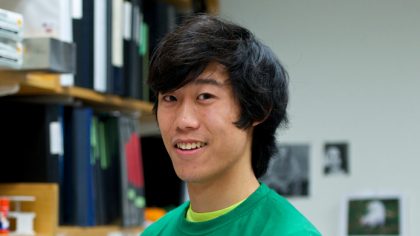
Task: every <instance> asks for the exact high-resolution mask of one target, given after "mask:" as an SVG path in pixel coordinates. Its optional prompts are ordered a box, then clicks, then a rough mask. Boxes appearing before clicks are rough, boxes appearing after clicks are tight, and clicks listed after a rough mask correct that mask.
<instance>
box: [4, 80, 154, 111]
mask: <svg viewBox="0 0 420 236" xmlns="http://www.w3.org/2000/svg"><path fill="white" fill-rule="evenodd" d="M0 88H3V89H2V91H5V90H6V89H8V88H10V90H11V91H10V93H7V91H6V92H4V94H7V95H9V94H13V95H16V96H29V95H32V96H46V97H49V98H51V99H52V100H54V98H58V99H60V98H70V99H76V100H80V101H82V102H84V103H87V104H93V105H94V106H97V107H101V108H110V109H118V110H122V111H128V112H130V111H131V112H141V113H144V114H151V113H152V109H153V104H151V103H149V102H144V101H140V100H136V99H131V98H122V97H119V96H116V95H109V94H103V93H100V92H96V91H93V90H90V89H86V88H81V87H62V86H61V85H60V77H59V74H46V73H35V72H34V73H22V72H0Z"/></svg>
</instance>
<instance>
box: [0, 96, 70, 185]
mask: <svg viewBox="0 0 420 236" xmlns="http://www.w3.org/2000/svg"><path fill="white" fill-rule="evenodd" d="M0 107H1V112H2V115H1V116H0V130H1V133H2V135H0V143H1V150H0V156H1V160H2V161H1V165H2V166H4V167H5V168H2V171H0V182H44V183H60V182H61V179H60V176H61V171H60V170H61V169H62V165H63V162H62V160H63V157H62V154H63V147H62V142H60V140H63V137H62V135H63V134H62V130H61V125H62V122H61V119H62V107H61V106H60V105H46V104H30V103H19V102H10V101H9V102H1V103H0ZM28 117H30V119H29V120H28ZM54 141H55V142H54Z"/></svg>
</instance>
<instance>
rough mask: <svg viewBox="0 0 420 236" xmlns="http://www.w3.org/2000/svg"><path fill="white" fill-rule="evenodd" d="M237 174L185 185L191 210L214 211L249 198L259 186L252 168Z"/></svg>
mask: <svg viewBox="0 0 420 236" xmlns="http://www.w3.org/2000/svg"><path fill="white" fill-rule="evenodd" d="M235 173H238V172H235ZM239 173H240V174H239V175H238V174H237V175H236V176H224V177H223V178H219V179H217V180H213V181H211V182H206V183H187V186H188V193H189V195H190V201H191V208H192V210H193V211H195V212H211V211H216V210H220V209H224V208H226V207H229V206H231V205H233V204H235V203H237V202H240V201H242V200H244V199H246V198H247V197H249V196H250V195H251V194H252V193H253V192H255V190H256V189H257V188H258V187H259V185H260V184H259V182H258V180H257V178H256V177H255V175H254V172H253V171H252V168H250V169H249V171H242V172H239Z"/></svg>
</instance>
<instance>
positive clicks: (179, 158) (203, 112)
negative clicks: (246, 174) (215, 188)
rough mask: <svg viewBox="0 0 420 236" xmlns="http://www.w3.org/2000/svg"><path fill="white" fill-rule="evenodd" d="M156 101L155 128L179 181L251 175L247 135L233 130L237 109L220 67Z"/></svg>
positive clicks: (215, 66) (249, 131)
mask: <svg viewBox="0 0 420 236" xmlns="http://www.w3.org/2000/svg"><path fill="white" fill-rule="evenodd" d="M158 99H159V100H158V109H157V119H158V124H159V128H160V131H161V134H162V138H163V142H164V144H165V147H166V149H167V150H168V153H169V156H170V157H171V160H172V164H173V166H174V168H175V171H176V173H177V175H178V177H179V178H181V179H182V180H184V181H187V182H190V183H191V182H195V183H205V182H207V181H212V180H216V179H219V180H220V179H223V178H229V177H233V176H234V175H235V173H240V172H241V171H249V170H250V165H251V164H250V158H251V154H250V152H251V139H252V137H251V135H252V133H251V129H248V130H243V129H239V128H237V127H236V126H235V125H234V124H233V122H235V121H237V120H238V118H239V116H240V109H239V106H238V103H237V102H236V100H235V99H234V97H233V92H232V87H231V85H230V83H229V78H228V74H227V72H226V71H225V70H224V67H223V66H222V65H220V64H217V63H211V64H209V66H208V67H207V68H206V69H205V71H204V72H203V73H202V74H201V75H200V76H199V77H198V78H196V79H195V80H194V81H192V82H191V83H189V84H187V85H185V86H184V87H181V88H180V89H178V90H175V91H171V92H168V93H164V94H159V97H158ZM244 166H246V168H248V170H244V168H245V167H244Z"/></svg>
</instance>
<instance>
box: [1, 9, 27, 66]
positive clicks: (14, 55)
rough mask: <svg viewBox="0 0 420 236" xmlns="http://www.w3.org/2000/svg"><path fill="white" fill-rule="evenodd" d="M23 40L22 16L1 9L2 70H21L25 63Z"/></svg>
mask: <svg viewBox="0 0 420 236" xmlns="http://www.w3.org/2000/svg"><path fill="white" fill-rule="evenodd" d="M22 40H23V17H22V15H21V14H19V13H16V12H12V11H7V10H3V9H0V68H14V69H18V68H21V66H22V61H23V46H22Z"/></svg>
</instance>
